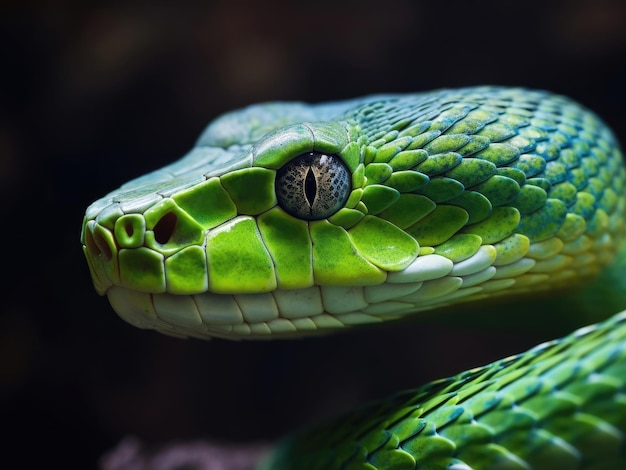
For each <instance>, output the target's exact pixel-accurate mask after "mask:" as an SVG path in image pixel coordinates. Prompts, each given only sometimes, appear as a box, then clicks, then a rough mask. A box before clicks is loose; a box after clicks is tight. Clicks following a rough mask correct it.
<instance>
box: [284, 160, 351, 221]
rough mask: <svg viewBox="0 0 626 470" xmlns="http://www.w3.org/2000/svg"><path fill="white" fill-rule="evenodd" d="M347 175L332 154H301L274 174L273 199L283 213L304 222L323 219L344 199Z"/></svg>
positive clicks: (339, 161) (336, 208) (348, 189)
mask: <svg viewBox="0 0 626 470" xmlns="http://www.w3.org/2000/svg"><path fill="white" fill-rule="evenodd" d="M350 179H351V174H350V172H349V171H348V168H347V167H346V165H345V163H344V162H343V161H342V160H341V158H339V157H338V156H336V155H326V154H324V153H319V152H309V153H304V154H302V155H300V156H298V157H296V158H294V159H292V160H290V161H288V162H287V163H286V164H285V165H283V167H282V168H280V169H279V170H278V172H277V174H276V182H275V189H276V198H277V199H278V204H279V205H280V207H282V208H283V209H284V210H285V211H286V212H288V213H289V214H291V215H293V216H294V217H298V218H299V219H304V220H319V219H325V218H326V217H329V216H331V215H333V214H334V213H335V212H337V211H338V210H339V209H341V208H342V207H343V205H344V204H345V203H346V201H347V200H348V196H349V194H350V189H351V188H350Z"/></svg>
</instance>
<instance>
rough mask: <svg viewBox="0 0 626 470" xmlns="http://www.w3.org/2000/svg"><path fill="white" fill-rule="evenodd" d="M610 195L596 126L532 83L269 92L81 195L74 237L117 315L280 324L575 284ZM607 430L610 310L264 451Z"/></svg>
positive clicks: (578, 459)
mask: <svg viewBox="0 0 626 470" xmlns="http://www.w3.org/2000/svg"><path fill="white" fill-rule="evenodd" d="M625 192H626V170H625V168H624V162H623V157H622V153H621V151H620V148H619V145H618V143H617V142H616V139H615V137H614V136H613V134H612V133H611V131H610V130H609V128H608V127H607V126H606V125H605V124H604V123H603V122H602V121H601V120H600V119H599V118H598V117H597V116H596V115H595V114H593V113H592V112H591V111H589V110H586V109H585V108H583V107H582V106H581V105H579V104H577V103H575V102H573V101H571V100H570V99H568V98H565V97H562V96H558V95H554V94H551V93H548V92H544V91H534V90H526V89H517V88H500V87H474V88H465V89H458V90H438V91H433V92H428V93H418V94H409V95H379V96H368V97H364V98H360V99H352V100H347V101H342V102H336V103H327V104H317V105H308V104H304V103H269V104H261V105H254V106H250V107H248V108H245V109H243V110H239V111H235V112H231V113H228V114H225V115H223V116H221V117H219V118H218V119H216V120H214V121H213V122H212V123H211V124H210V125H209V126H208V127H207V128H206V130H205V131H204V132H203V134H202V135H201V136H200V138H199V140H198V141H197V143H196V145H195V146H194V147H193V148H192V150H191V151H190V152H189V153H188V154H187V155H186V156H184V157H183V158H182V159H180V160H178V161H176V162H175V163H172V164H170V165H168V166H166V167H164V168H162V169H160V170H157V171H154V172H152V173H149V174H147V175H145V176H143V177H140V178H138V179H135V180H133V181H130V182H129V183H127V184H125V185H123V186H122V187H121V188H119V189H117V190H115V191H113V192H112V193H110V194H108V195H107V196H105V197H103V198H102V199H100V200H98V201H96V202H94V203H93V204H92V205H91V206H89V208H88V209H87V211H86V215H85V218H84V221H83V227H82V234H81V241H82V245H83V250H84V253H85V256H86V258H87V262H88V265H89V268H90V272H91V275H92V278H93V282H94V285H95V288H96V290H97V292H98V293H100V294H102V295H104V294H106V295H107V296H108V298H109V301H110V303H111V305H112V307H113V309H114V310H115V311H116V312H117V313H118V314H119V315H120V316H121V317H122V318H123V319H124V320H126V321H127V322H129V323H131V324H133V325H135V326H138V327H140V328H149V329H155V330H157V331H160V332H163V333H166V334H170V335H174V336H180V337H196V338H210V337H222V338H234V339H241V338H251V339H253V338H274V337H298V336H303V335H310V334H318V333H323V332H331V331H336V330H340V329H343V328H346V327H352V326H354V325H360V324H370V323H377V322H383V321H387V320H392V319H399V318H404V317H407V316H408V315H413V314H415V313H416V312H420V311H425V310H432V309H435V308H438V307H441V306H446V305H453V304H459V303H462V302H469V301H478V300H482V299H490V298H492V297H503V296H519V295H526V294H529V293H534V292H538V291H550V292H551V291H553V290H555V289H559V288H562V287H568V286H571V285H573V284H576V283H579V282H581V283H582V282H586V281H587V280H589V279H591V278H592V277H594V276H596V275H597V274H598V272H599V271H600V270H602V269H603V268H604V266H605V265H607V264H609V263H610V261H612V260H613V258H615V256H616V253H617V252H618V250H620V247H622V246H623V244H622V239H623V238H624V232H625V231H626V222H625V218H626V198H625V197H624V193H625ZM617 295H619V293H617ZM604 313H607V314H609V313H611V312H604ZM625 439H626V311H625V312H622V313H621V314H617V315H616V316H614V317H612V318H610V319H608V320H605V322H604V323H600V324H597V325H594V326H589V327H586V328H583V329H581V330H578V331H576V332H574V333H572V334H571V335H570V336H567V337H565V338H563V339H561V340H556V341H552V342H549V343H545V344H542V345H540V346H537V347H535V348H533V349H531V350H530V351H528V352H526V353H524V354H520V355H518V356H514V357H509V358H506V359H502V360H499V361H497V362H495V363H493V364H491V365H488V366H485V367H481V368H477V369H472V370H469V371H466V372H463V373H461V374H459V375H457V376H455V377H451V378H448V379H443V380H440V381H437V382H433V383H430V384H428V385H425V386H423V387H421V388H418V389H415V390H411V391H408V392H403V393H400V394H398V395H396V396H394V397H392V398H390V399H388V400H386V401H383V402H381V403H375V404H372V405H370V406H369V407H365V408H363V409H361V410H360V411H359V412H356V413H353V414H348V415H346V416H343V417H340V418H338V420H337V421H333V422H330V423H322V424H320V425H319V426H318V427H317V428H314V429H309V430H303V431H300V432H299V433H296V434H295V435H293V436H290V437H287V438H286V439H285V440H284V441H283V442H282V443H281V444H280V445H279V446H277V448H276V449H275V450H274V451H273V452H272V455H271V456H269V457H268V459H267V461H266V462H265V468H271V469H281V468H319V469H333V468H337V469H339V468H341V469H368V470H374V469H413V468H419V469H439V468H448V469H456V470H461V469H470V468H473V469H487V468H498V469H528V468H537V469H543V468H546V469H554V468H559V469H560V468H594V469H596V468H597V469H600V468H602V469H605V468H625V467H624V465H626V444H625V443H624V441H625Z"/></svg>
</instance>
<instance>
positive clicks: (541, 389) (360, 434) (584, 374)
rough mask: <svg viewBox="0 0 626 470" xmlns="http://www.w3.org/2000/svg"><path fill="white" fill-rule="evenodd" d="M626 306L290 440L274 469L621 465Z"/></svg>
mask: <svg viewBox="0 0 626 470" xmlns="http://www.w3.org/2000/svg"><path fill="white" fill-rule="evenodd" d="M625 438H626V312H622V313H621V314H619V315H616V316H615V317H613V318H612V319H610V320H608V321H606V322H605V323H602V324H598V325H595V326H591V327H586V328H583V329H581V330H578V331H576V332H575V333H573V334H571V335H570V336H567V337H565V338H563V339H561V340H557V341H552V342H548V343H545V344H542V345H539V346H537V347H535V348H533V349H531V350H530V351H528V352H526V353H524V354H520V355H518V356H513V357H509V358H506V359H502V360H500V361H497V362H494V363H493V364H490V365H488V366H485V367H480V368H477V369H472V370H469V371H467V372H463V373H461V374H459V375H457V376H455V377H451V378H448V379H443V380H439V381H437V382H433V383H430V384H428V385H425V386H423V387H421V388H418V389H416V390H410V391H406V392H403V393H400V394H398V395H396V396H394V397H392V398H389V399H387V400H385V401H383V402H380V403H375V404H372V405H369V406H368V407H365V408H363V409H360V410H358V411H356V412H354V413H352V414H348V415H345V416H343V417H342V418H339V419H336V420H334V421H332V422H330V423H328V424H322V425H320V426H318V427H316V428H313V429H311V430H307V431H304V432H301V433H299V434H295V435H293V436H292V437H289V438H287V439H286V440H285V441H284V442H283V443H281V444H280V445H279V446H278V447H277V449H276V450H275V451H274V452H273V454H272V456H271V457H270V458H268V460H267V462H266V463H265V467H263V468H266V469H272V470H287V469H294V470H295V469H302V470H313V469H319V470H322V469H323V470H332V469H343V470H352V469H354V470H356V469H360V470H375V469H379V470H382V469H385V470H392V469H393V470H405V469H468V470H469V469H475V470H479V469H496V468H497V469H507V470H508V469H511V470H518V469H519V470H522V469H530V468H532V469H535V470H541V469H546V470H552V469H560V470H561V469H618V468H624V466H625V465H626V442H625Z"/></svg>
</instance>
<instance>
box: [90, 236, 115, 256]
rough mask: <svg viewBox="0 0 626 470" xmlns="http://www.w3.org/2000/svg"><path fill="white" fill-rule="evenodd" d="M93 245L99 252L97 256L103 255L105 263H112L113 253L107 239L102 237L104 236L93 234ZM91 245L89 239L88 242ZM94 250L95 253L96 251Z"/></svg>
mask: <svg viewBox="0 0 626 470" xmlns="http://www.w3.org/2000/svg"><path fill="white" fill-rule="evenodd" d="M91 240H93V244H94V246H95V248H96V250H97V253H96V254H101V255H102V257H103V258H104V260H105V261H110V260H111V258H113V252H112V251H111V247H110V246H109V244H108V243H107V241H106V239H105V238H104V237H103V236H102V234H100V233H98V232H96V233H94V234H93V238H91ZM87 242H88V243H89V239H88V240H87ZM96 250H94V251H96Z"/></svg>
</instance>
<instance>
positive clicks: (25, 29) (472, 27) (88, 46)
mask: <svg viewBox="0 0 626 470" xmlns="http://www.w3.org/2000/svg"><path fill="white" fill-rule="evenodd" d="M157 3H158V4H154V2H145V1H127V2H108V3H100V4H98V2H77V1H75V2H74V1H50V2H46V3H45V4H44V3H42V4H41V5H39V6H36V5H35V6H31V7H29V8H26V7H24V6H23V5H22V4H21V2H14V4H13V5H11V4H7V2H2V4H1V5H2V6H0V67H1V69H2V72H0V191H1V194H0V196H1V199H0V204H1V207H2V213H3V214H4V215H3V216H2V219H1V220H2V222H0V223H1V227H2V228H1V229H0V234H1V237H2V238H1V240H2V243H1V244H0V246H1V247H2V249H3V252H4V256H3V259H4V262H3V263H2V266H3V268H4V270H6V272H4V273H3V276H2V300H1V307H0V311H1V317H0V423H1V425H2V429H3V430H4V432H3V434H4V436H5V437H4V438H3V439H2V448H3V450H2V457H1V458H0V462H3V463H2V466H3V467H4V468H39V467H42V466H43V465H46V466H49V464H57V465H62V466H63V467H65V468H96V467H97V465H98V462H99V459H100V457H101V456H102V455H103V454H105V453H107V452H109V451H110V450H111V449H114V448H115V447H116V446H118V444H119V443H120V442H121V441H122V440H123V439H124V438H126V437H128V436H135V437H136V438H137V439H139V440H140V441H141V442H142V443H143V445H145V446H147V447H148V448H151V447H155V448H158V447H159V446H162V445H165V444H168V443H171V442H175V441H190V440H195V439H205V440H207V441H210V442H216V443H220V444H222V443H249V442H253V443H256V442H261V443H264V442H271V441H273V440H274V439H276V438H277V437H278V436H280V435H281V434H283V433H285V432H288V431H289V430H291V429H293V428H295V427H297V426H300V425H302V424H305V423H307V422H311V421H315V420H317V419H319V418H321V417H323V416H326V415H328V414H331V413H334V412H337V411H338V410H342V409H346V408H348V407H351V406H353V405H354V404H356V403H360V402H363V401H365V400H369V399H372V398H376V397H382V396H384V395H386V394H388V393H390V392H392V391H393V390H396V389H399V388H407V387H414V386H416V385H419V384H420V383H422V382H423V381H425V380H430V379H434V378H438V377H439V376H443V375H448V374H452V373H455V372H457V371H460V370H461V369H464V368H467V367H471V366H475V365H478V364H481V363H485V362H488V361H490V360H492V359H494V358H495V357H497V356H498V355H506V354H511V353H514V352H518V351H521V350H523V349H525V348H527V347H528V346H530V345H531V344H533V343H534V342H536V341H538V340H540V339H545V338H546V337H549V336H546V335H549V334H552V333H553V331H552V330H549V331H548V332H546V331H535V330H533V329H527V330H526V329H520V328H517V329H516V330H515V331H508V332H505V331H499V330H498V331H497V334H494V332H493V331H483V330H484V328H478V327H468V326H467V325H458V324H447V322H445V321H424V322H415V323H412V324H403V325H400V326H398V325H391V326H388V327H386V328H383V329H382V331H379V330H377V331H373V330H371V329H365V330H360V331H356V332H352V333H348V334H342V335H338V336H333V337H329V338H319V339H314V340H300V341H281V342H262V343H235V342H228V341H223V340H215V341H210V342H201V341H197V340H189V341H181V340H176V339H172V338H168V337H165V336H161V335H159V334H156V333H152V332H146V331H141V330H137V329H135V328H132V327H130V326H128V325H126V324H125V323H123V322H122V321H121V320H120V319H118V317H117V316H116V315H115V314H114V312H113V311H112V309H111V308H110V306H109V304H108V302H107V300H106V298H100V297H98V296H97V295H96V293H95V291H94V290H93V287H92V285H91V281H90V278H89V273H88V270H87V266H86V263H85V262H84V259H83V257H82V253H81V248H80V243H79V232H80V227H81V218H82V215H83V211H84V209H85V208H86V206H87V205H88V204H89V203H90V202H92V201H93V200H95V199H97V198H99V197H101V196H102V195H104V194H105V193H106V192H108V191H110V190H111V189H113V188H115V187H117V186H118V185H120V184H121V183H123V182H125V181H127V180H128V179H130V178H132V177H135V176H138V175H140V174H143V173H145V172H147V171H149V170H152V169H155V168H158V167H160V166H162V165H163V164H165V163H166V162H169V161H171V160H172V159H174V158H177V157H179V156H182V155H183V154H184V153H185V152H186V151H187V150H188V149H189V148H190V146H191V145H192V144H193V142H194V141H195V139H196V137H197V136H198V135H199V133H200V132H201V130H202V129H203V127H204V126H205V125H206V123H207V122H208V121H209V120H211V119H212V118H214V117H216V116H217V115H219V114H220V113H222V112H225V111H228V110H231V109H234V108H237V107H241V106H244V105H246V104H250V103H252V102H260V101H267V100H304V101H322V100H333V99H340V98H347V97H353V96H358V95H362V94H370V93H376V92H408V91H425V90H429V89H433V88H439V87H444V86H445V87H453V86H465V85H474V84H503V85H524V86H529V87H538V88H544V89H550V90H553V91H557V92H559V93H563V94H566V95H570V96H571V97H573V98H575V99H577V100H579V101H581V102H582V103H584V104H586V105H587V106H589V107H591V108H593V109H594V110H596V111H597V112H598V113H599V114H600V115H601V116H603V117H604V119H605V120H606V121H607V122H608V123H609V124H610V125H611V126H612V127H613V128H614V129H615V131H616V132H617V134H618V136H619V137H620V138H621V140H622V141H626V117H625V116H626V113H625V110H626V91H625V90H626V67H625V60H626V3H625V2H623V0H574V1H560V2H556V1H549V0H541V1H536V0H526V1H523V2H501V1H499V2H485V1H482V2H481V1H477V2H467V1H460V2H455V1H445V2H437V1H416V0H398V1H394V0H388V1H385V2H373V1H367V0H363V1H360V2H358V3H357V2H339V1H327V0H316V1H314V2H313V1H311V2H295V1H291V2H290V1H286V0H270V1H265V2H252V1H250V2H237V1H233V0H229V1H207V2H195V3H192V2H184V1H178V2H157ZM498 318H499V320H497V321H495V320H494V323H498V322H501V323H506V322H507V317H506V312H504V311H503V313H502V314H501V315H500V316H499V317H498ZM494 329H495V327H494ZM554 333H557V331H556V330H555V331H554ZM558 333H560V331H558ZM7 463H8V465H7Z"/></svg>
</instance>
